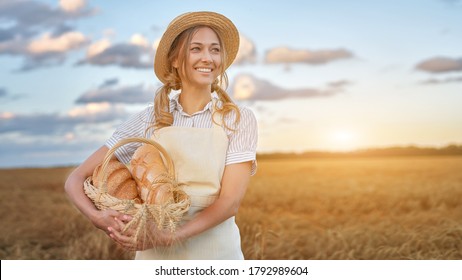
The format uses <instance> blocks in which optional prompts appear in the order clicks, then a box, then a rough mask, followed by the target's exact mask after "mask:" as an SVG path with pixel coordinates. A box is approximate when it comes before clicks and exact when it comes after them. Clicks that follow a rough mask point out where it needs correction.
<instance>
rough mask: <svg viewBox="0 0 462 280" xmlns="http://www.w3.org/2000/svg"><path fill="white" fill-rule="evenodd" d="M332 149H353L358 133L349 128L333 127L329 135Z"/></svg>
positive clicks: (355, 146) (355, 145) (356, 142)
mask: <svg viewBox="0 0 462 280" xmlns="http://www.w3.org/2000/svg"><path fill="white" fill-rule="evenodd" d="M329 144H330V147H331V149H332V150H353V149H355V148H357V144H358V134H357V133H356V132H354V131H353V130H349V129H335V130H333V131H332V132H331V133H330V135H329Z"/></svg>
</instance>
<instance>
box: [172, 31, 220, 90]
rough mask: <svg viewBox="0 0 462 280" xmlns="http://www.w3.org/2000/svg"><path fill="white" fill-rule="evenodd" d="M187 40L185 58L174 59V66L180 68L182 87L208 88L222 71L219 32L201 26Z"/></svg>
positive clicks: (182, 51)
mask: <svg viewBox="0 0 462 280" xmlns="http://www.w3.org/2000/svg"><path fill="white" fill-rule="evenodd" d="M188 41H189V40H185V44H184V45H183V46H182V50H181V51H180V52H179V53H180V55H181V54H182V53H184V54H186V57H185V58H184V59H178V58H176V59H174V60H173V62H172V66H173V67H175V68H177V69H178V74H179V76H180V78H181V83H182V87H183V88H185V87H194V88H208V89H210V85H211V84H212V83H213V81H214V80H215V79H216V78H217V77H218V75H219V74H220V73H221V72H222V70H221V68H222V47H221V45H220V40H219V38H218V36H217V34H216V33H215V32H214V31H213V30H212V29H211V28H209V27H199V28H197V29H196V30H194V32H193V33H192V36H191V40H190V41H189V42H188Z"/></svg>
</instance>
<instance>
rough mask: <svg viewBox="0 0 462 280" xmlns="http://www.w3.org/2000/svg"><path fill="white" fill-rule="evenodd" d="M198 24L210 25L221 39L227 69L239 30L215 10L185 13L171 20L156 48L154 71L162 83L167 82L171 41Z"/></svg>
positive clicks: (236, 49) (234, 56)
mask: <svg viewBox="0 0 462 280" xmlns="http://www.w3.org/2000/svg"><path fill="white" fill-rule="evenodd" d="M199 25H204V26H210V27H211V28H212V29H213V30H215V31H216V32H217V33H218V36H219V37H220V39H221V40H222V44H223V46H222V47H224V48H225V50H226V56H227V59H226V61H225V62H224V63H225V64H224V66H225V67H224V69H227V68H228V67H229V66H230V65H231V64H232V63H233V61H234V59H235V58H236V55H237V52H238V50H239V32H238V31H237V28H236V26H235V25H234V24H233V22H232V21H231V20H229V19H228V18H227V17H225V16H223V15H221V14H218V13H215V12H190V13H185V14H182V15H180V16H178V17H176V18H175V19H174V20H172V22H171V23H170V24H169V26H168V27H167V30H166V31H165V33H164V34H163V35H162V38H161V39H160V42H159V46H158V47H157V50H156V56H155V59H154V72H155V73H156V76H157V78H158V79H159V80H160V81H161V82H162V83H166V82H167V80H166V77H167V75H168V73H169V72H170V67H171V66H170V65H169V63H168V52H169V50H170V46H171V45H172V43H173V41H174V40H175V38H176V37H178V35H180V34H181V32H183V31H185V30H186V29H189V28H191V27H194V26H199Z"/></svg>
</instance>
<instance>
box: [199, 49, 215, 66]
mask: <svg viewBox="0 0 462 280" xmlns="http://www.w3.org/2000/svg"><path fill="white" fill-rule="evenodd" d="M201 60H202V62H206V63H212V62H213V58H212V55H211V54H210V52H209V51H208V50H204V51H203V52H202V59H201Z"/></svg>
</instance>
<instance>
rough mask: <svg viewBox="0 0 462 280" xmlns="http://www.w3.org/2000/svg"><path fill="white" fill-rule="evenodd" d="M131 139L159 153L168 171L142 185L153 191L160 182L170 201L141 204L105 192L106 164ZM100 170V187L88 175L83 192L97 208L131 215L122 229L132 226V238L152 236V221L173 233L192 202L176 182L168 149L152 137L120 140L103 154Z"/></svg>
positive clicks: (158, 226)
mask: <svg viewBox="0 0 462 280" xmlns="http://www.w3.org/2000/svg"><path fill="white" fill-rule="evenodd" d="M132 142H141V143H144V144H148V145H152V146H153V147H155V148H156V149H157V150H158V151H159V152H160V154H161V156H162V158H163V160H164V163H165V165H166V170H167V171H166V173H163V174H159V175H158V176H157V177H156V178H155V180H154V181H153V182H152V185H150V186H143V187H145V188H148V189H151V190H153V189H155V188H156V187H158V186H159V185H160V184H162V185H167V186H168V188H169V190H170V191H171V192H172V193H173V200H169V201H167V202H165V203H162V204H149V203H146V202H142V203H140V201H138V200H135V199H133V200H131V199H119V198H116V197H114V196H111V195H109V194H108V193H107V179H108V178H107V177H108V176H105V170H106V167H107V165H108V163H109V161H110V160H111V157H112V156H113V154H114V152H115V151H116V150H117V149H118V148H120V147H121V146H123V145H125V144H128V143H132ZM101 170H102V172H101V173H100V174H101V176H104V178H102V180H101V182H102V185H101V186H100V187H99V188H98V187H96V186H94V185H93V184H92V183H93V181H92V178H91V177H88V178H87V179H86V180H85V183H84V191H85V194H86V195H87V196H88V197H89V198H90V199H91V200H92V201H93V203H94V204H95V206H96V207H97V208H98V209H100V210H105V209H113V210H116V211H119V212H121V213H124V214H129V215H132V216H133V219H132V220H131V221H130V222H129V223H127V224H126V225H125V228H124V229H123V231H122V232H125V231H127V230H128V229H135V235H134V238H135V240H138V239H139V238H141V237H146V236H148V237H149V238H155V235H154V236H153V235H152V234H151V233H150V229H148V225H149V223H150V222H154V223H155V225H156V226H157V229H158V230H165V229H167V230H169V231H170V232H174V231H175V229H176V227H177V226H178V225H179V223H180V221H181V218H182V217H183V215H184V214H185V213H186V212H187V211H188V210H189V207H190V204H191V202H190V199H189V196H188V195H187V194H186V193H185V192H184V191H183V190H182V184H181V183H178V182H177V181H176V178H175V168H174V165H173V161H172V159H171V158H170V156H169V155H168V153H167V151H166V150H165V149H164V148H163V147H162V146H161V145H160V144H159V143H157V142H155V141H153V140H150V139H146V138H139V137H134V138H127V139H124V140H121V141H120V142H118V143H117V144H116V145H114V147H112V148H111V149H110V150H109V151H108V152H107V153H106V156H105V158H104V160H103V163H102V166H101Z"/></svg>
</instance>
